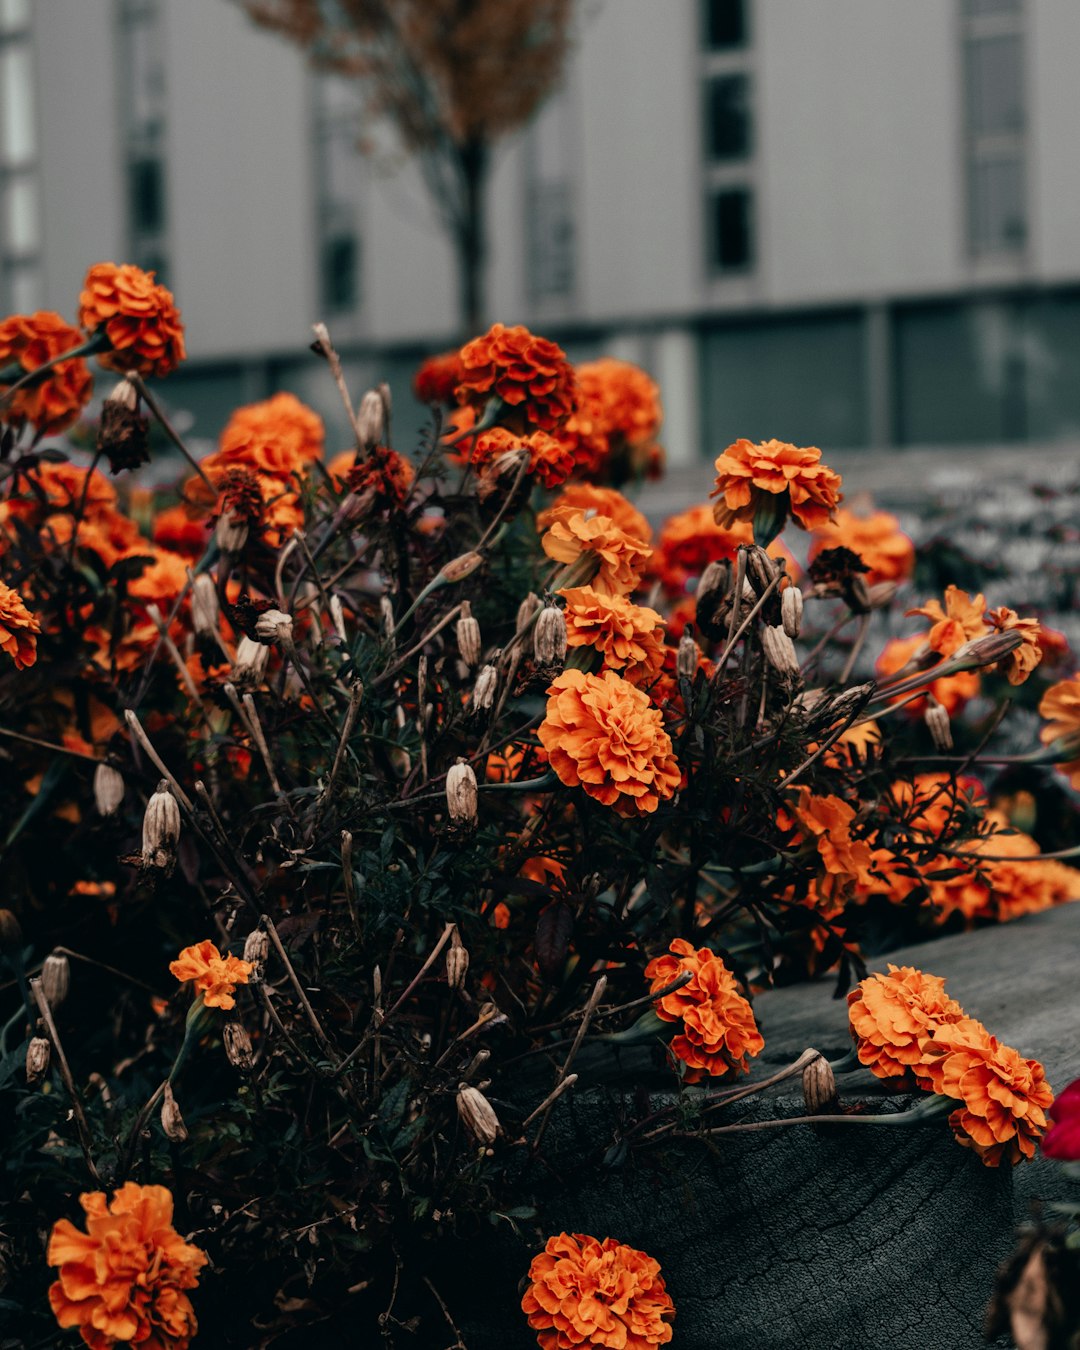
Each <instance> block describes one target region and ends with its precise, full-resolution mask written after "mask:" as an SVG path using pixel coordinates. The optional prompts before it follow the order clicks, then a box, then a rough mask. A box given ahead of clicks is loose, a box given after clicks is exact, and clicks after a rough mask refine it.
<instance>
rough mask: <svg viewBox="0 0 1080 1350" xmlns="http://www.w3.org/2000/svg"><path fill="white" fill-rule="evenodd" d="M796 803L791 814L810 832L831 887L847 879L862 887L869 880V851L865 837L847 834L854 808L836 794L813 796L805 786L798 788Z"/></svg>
mask: <svg viewBox="0 0 1080 1350" xmlns="http://www.w3.org/2000/svg"><path fill="white" fill-rule="evenodd" d="M798 793H799V803H798V805H797V806H796V808H795V815H796V816H797V818H798V820H799V822H800V824H801V825H802V826H803V827H804V828H805V829H806V830H807V831H809V833H810V834H812V835H813V836H814V838H815V840H816V842H817V850H818V853H819V854H820V855H821V861H822V862H823V863H824V865H825V871H826V872H828V874H829V876H830V877H831V878H832V879H833V885H834V886H846V885H848V884H849V883H851V882H854V883H855V884H856V885H860V886H865V885H870V884H871V883H872V882H873V877H871V875H870V868H871V866H872V865H873V854H872V852H871V849H870V845H869V844H868V843H867V841H866V840H865V839H853V838H852V837H851V833H850V831H851V824H852V822H853V821H854V819H855V808H854V807H852V806H849V805H848V804H847V802H845V801H843V800H841V798H839V797H834V796H831V795H828V796H821V797H816V796H814V794H813V793H812V792H811V791H810V789H809V788H805V787H802V788H799V789H798Z"/></svg>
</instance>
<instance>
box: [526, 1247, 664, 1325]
mask: <svg viewBox="0 0 1080 1350" xmlns="http://www.w3.org/2000/svg"><path fill="white" fill-rule="evenodd" d="M529 1279H530V1280H531V1281H532V1283H531V1284H530V1285H529V1287H528V1289H527V1290H526V1291H525V1296H524V1297H523V1298H522V1300H521V1310H522V1312H524V1313H525V1315H526V1317H527V1318H528V1321H529V1326H530V1327H532V1329H533V1331H535V1332H536V1341H537V1344H538V1345H539V1346H540V1350H579V1347H585V1348H586V1350H588V1347H590V1346H606V1347H609V1350H654V1347H656V1346H659V1345H667V1343H668V1342H669V1341H670V1340H671V1326H670V1322H671V1319H672V1318H673V1317H674V1316H675V1306H674V1304H673V1303H672V1301H671V1296H670V1295H669V1294H668V1292H667V1289H666V1288H665V1286H664V1280H663V1276H662V1275H661V1274H660V1264H659V1262H657V1261H654V1260H653V1258H652V1257H651V1256H646V1255H645V1253H644V1252H639V1251H638V1250H637V1249H636V1248H634V1247H627V1246H624V1245H623V1244H622V1243H621V1242H616V1241H615V1239H614V1238H604V1240H603V1241H602V1242H601V1241H599V1240H598V1239H597V1238H594V1237H589V1236H588V1234H586V1233H560V1234H559V1235H558V1237H550V1238H548V1240H547V1243H546V1244H545V1246H544V1250H543V1251H542V1252H541V1253H540V1255H539V1256H534V1257H533V1259H532V1263H531V1264H530V1266H529Z"/></svg>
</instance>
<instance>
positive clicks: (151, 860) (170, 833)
mask: <svg viewBox="0 0 1080 1350" xmlns="http://www.w3.org/2000/svg"><path fill="white" fill-rule="evenodd" d="M142 838H143V846H142V861H143V866H144V867H156V868H159V869H160V870H161V871H163V872H171V871H172V869H173V865H174V863H175V862H176V841H177V840H178V839H179V838H180V807H179V806H178V805H177V802H176V798H175V797H174V796H173V795H172V791H171V789H170V787H169V784H168V781H167V780H166V779H164V778H163V779H162V780H161V781H160V783H158V785H157V791H156V792H155V793H154V795H153V796H152V797H151V798H150V800H149V801H148V802H147V803H146V813H145V815H144V816H143V835H142Z"/></svg>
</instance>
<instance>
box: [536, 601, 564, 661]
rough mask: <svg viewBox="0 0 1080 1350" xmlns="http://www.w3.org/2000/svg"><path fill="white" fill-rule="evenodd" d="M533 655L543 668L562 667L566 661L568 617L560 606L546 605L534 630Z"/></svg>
mask: <svg viewBox="0 0 1080 1350" xmlns="http://www.w3.org/2000/svg"><path fill="white" fill-rule="evenodd" d="M533 654H534V655H535V657H536V660H537V663H538V664H539V665H541V666H545V667H547V666H561V665H562V663H563V662H564V661H565V660H566V616H565V615H564V614H563V612H562V610H561V609H560V608H559V607H558V605H545V606H544V608H543V609H542V610H541V611H540V614H539V616H538V617H537V620H536V626H535V627H534V629H533Z"/></svg>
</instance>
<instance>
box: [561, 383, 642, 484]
mask: <svg viewBox="0 0 1080 1350" xmlns="http://www.w3.org/2000/svg"><path fill="white" fill-rule="evenodd" d="M575 373H576V375H577V380H578V406H577V410H576V411H575V412H574V414H573V415H572V416H571V417H570V418H569V419H568V421H567V423H566V425H565V427H564V428H563V429H562V431H561V432H560V437H561V438H562V439H563V440H565V442H566V445H567V449H568V452H569V453H570V454H571V456H572V457H573V459H574V460H575V461H576V465H577V471H578V473H579V474H584V475H587V476H593V475H596V474H598V473H601V472H602V471H603V470H604V469H605V468H606V467H607V466H608V462H609V461H610V460H611V459H612V458H613V457H625V458H626V459H627V460H628V461H629V463H627V464H626V465H625V466H622V467H623V468H624V469H625V470H627V471H628V472H624V473H622V474H621V475H620V476H623V477H626V476H630V475H632V474H634V473H640V472H641V471H643V470H644V471H646V472H647V471H648V469H649V466H650V464H649V462H650V457H651V456H652V455H653V454H654V453H658V454H659V455H660V456H661V458H662V456H663V452H662V451H661V450H660V449H659V447H658V446H655V445H654V438H655V437H656V435H657V432H658V431H659V429H660V420H661V418H662V416H663V413H662V410H661V407H660V390H659V389H658V388H657V385H656V382H655V381H654V380H652V379H650V377H649V376H648V375H646V373H645V372H644V371H643V370H642V369H641V368H640V367H639V366H635V365H632V364H631V363H630V362H629V361H618V360H615V359H614V358H613V357H602V358H601V359H600V360H598V361H587V362H585V364H584V365H580V366H578V367H577V368H576V371H575Z"/></svg>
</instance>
